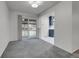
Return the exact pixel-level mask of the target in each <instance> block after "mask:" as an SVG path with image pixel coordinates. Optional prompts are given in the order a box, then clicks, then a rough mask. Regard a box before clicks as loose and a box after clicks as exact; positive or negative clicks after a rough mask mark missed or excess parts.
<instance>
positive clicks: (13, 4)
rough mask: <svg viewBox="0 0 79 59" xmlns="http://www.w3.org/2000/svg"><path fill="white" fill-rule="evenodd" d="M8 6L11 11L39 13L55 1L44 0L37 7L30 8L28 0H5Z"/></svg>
mask: <svg viewBox="0 0 79 59" xmlns="http://www.w3.org/2000/svg"><path fill="white" fill-rule="evenodd" d="M6 3H7V5H8V8H9V9H10V10H13V11H19V12H24V13H31V14H35V15H37V14H40V13H41V12H43V11H44V10H47V9H48V8H50V7H52V6H53V5H55V4H56V3H58V2H57V1H44V2H43V4H42V5H40V6H39V7H38V8H32V7H31V5H30V4H29V3H28V1H7V2H6Z"/></svg>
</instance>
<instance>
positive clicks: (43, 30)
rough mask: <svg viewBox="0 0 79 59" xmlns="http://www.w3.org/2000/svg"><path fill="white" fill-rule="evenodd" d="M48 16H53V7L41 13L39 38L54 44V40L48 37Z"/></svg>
mask: <svg viewBox="0 0 79 59" xmlns="http://www.w3.org/2000/svg"><path fill="white" fill-rule="evenodd" d="M49 16H55V7H54V6H53V7H52V8H50V9H48V10H47V11H45V12H43V13H42V14H40V16H39V38H40V39H42V40H44V41H46V42H49V43H51V44H54V38H52V37H49V36H48V35H49V34H48V30H49V20H48V19H49Z"/></svg>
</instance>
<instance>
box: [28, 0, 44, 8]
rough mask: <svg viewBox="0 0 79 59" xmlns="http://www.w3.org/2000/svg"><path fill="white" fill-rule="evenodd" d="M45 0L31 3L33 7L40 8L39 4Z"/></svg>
mask: <svg viewBox="0 0 79 59" xmlns="http://www.w3.org/2000/svg"><path fill="white" fill-rule="evenodd" d="M42 3H43V2H42V1H29V4H30V5H31V6H32V7H33V8H38V6H39V5H41V4H42Z"/></svg>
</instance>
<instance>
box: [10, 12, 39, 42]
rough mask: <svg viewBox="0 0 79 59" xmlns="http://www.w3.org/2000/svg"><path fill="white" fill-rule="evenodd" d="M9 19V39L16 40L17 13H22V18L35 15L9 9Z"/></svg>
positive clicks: (34, 16)
mask: <svg viewBox="0 0 79 59" xmlns="http://www.w3.org/2000/svg"><path fill="white" fill-rule="evenodd" d="M10 15H11V16H10V20H11V41H15V40H18V15H22V16H23V17H24V18H35V19H37V16H36V15H32V14H28V13H21V12H17V11H10Z"/></svg>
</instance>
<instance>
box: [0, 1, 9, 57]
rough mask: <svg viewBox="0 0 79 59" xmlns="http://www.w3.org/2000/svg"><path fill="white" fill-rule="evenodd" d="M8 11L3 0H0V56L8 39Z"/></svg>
mask: <svg viewBox="0 0 79 59" xmlns="http://www.w3.org/2000/svg"><path fill="white" fill-rule="evenodd" d="M8 17H9V12H8V8H7V6H6V3H5V2H1V1H0V56H1V55H2V53H3V51H4V50H5V48H6V46H7V44H8V42H9V40H10V26H9V25H10V20H9V18H8Z"/></svg>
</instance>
